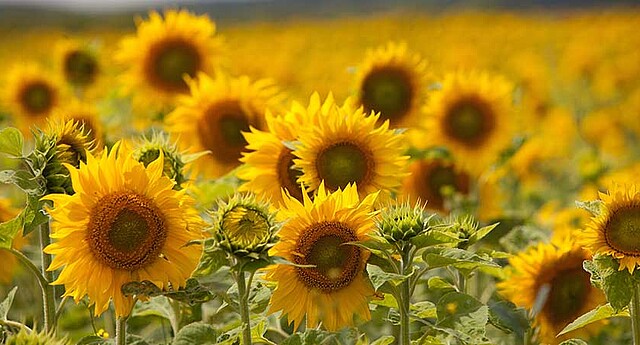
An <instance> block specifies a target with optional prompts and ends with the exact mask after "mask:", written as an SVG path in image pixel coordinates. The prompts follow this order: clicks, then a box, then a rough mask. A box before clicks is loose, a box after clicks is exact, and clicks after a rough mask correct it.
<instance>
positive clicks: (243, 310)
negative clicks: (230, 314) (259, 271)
mask: <svg viewBox="0 0 640 345" xmlns="http://www.w3.org/2000/svg"><path fill="white" fill-rule="evenodd" d="M252 277H253V274H252ZM236 283H237V284H238V297H240V298H239V299H240V318H241V319H242V344H243V345H251V320H250V318H249V291H250V290H251V287H250V286H249V287H247V283H246V281H245V279H244V271H242V270H240V272H238V274H236Z"/></svg>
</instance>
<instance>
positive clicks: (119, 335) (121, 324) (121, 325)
mask: <svg viewBox="0 0 640 345" xmlns="http://www.w3.org/2000/svg"><path fill="white" fill-rule="evenodd" d="M127 319H128V317H122V316H119V317H118V319H117V320H116V345H125V344H126V343H127Z"/></svg>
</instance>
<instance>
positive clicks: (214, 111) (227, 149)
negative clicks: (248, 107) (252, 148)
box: [198, 100, 258, 164]
mask: <svg viewBox="0 0 640 345" xmlns="http://www.w3.org/2000/svg"><path fill="white" fill-rule="evenodd" d="M249 119H250V114H247V113H246V111H245V110H244V109H243V108H242V106H241V105H240V103H239V102H238V101H236V100H229V101H223V102H219V103H217V104H214V105H213V106H211V107H210V108H209V109H208V110H207V112H206V113H205V115H204V116H203V117H201V118H200V121H199V123H198V136H199V139H200V143H201V145H202V146H203V147H204V148H206V149H207V150H210V151H211V152H212V153H213V157H214V158H215V159H216V160H217V161H219V162H222V163H225V164H232V163H235V162H238V159H239V158H240V157H241V156H242V154H241V153H242V150H243V149H244V147H245V146H246V145H247V141H246V140H245V139H244V136H243V135H242V132H248V131H249V126H254V127H258V124H257V123H255V122H251V121H250V120H249Z"/></svg>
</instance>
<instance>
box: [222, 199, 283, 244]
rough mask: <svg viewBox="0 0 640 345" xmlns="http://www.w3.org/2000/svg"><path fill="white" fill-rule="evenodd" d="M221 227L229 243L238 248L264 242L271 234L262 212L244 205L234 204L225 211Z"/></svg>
mask: <svg viewBox="0 0 640 345" xmlns="http://www.w3.org/2000/svg"><path fill="white" fill-rule="evenodd" d="M222 229H223V231H224V233H225V235H226V237H227V239H228V240H229V242H230V244H231V245H232V246H234V247H238V248H249V247H251V246H252V245H255V244H259V243H266V241H267V240H268V239H269V236H270V234H271V227H270V226H269V221H268V219H267V217H266V216H265V215H264V213H262V212H259V211H257V210H253V209H250V208H247V207H245V206H236V207H234V208H232V209H231V210H229V211H228V212H227V213H225V215H224V217H223V220H222Z"/></svg>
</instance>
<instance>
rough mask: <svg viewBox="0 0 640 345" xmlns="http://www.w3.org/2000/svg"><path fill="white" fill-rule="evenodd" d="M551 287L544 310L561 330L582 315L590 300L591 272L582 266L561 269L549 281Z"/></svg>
mask: <svg viewBox="0 0 640 345" xmlns="http://www.w3.org/2000/svg"><path fill="white" fill-rule="evenodd" d="M549 287H550V290H549V295H548V297H547V300H546V302H545V304H544V307H543V312H544V314H545V316H546V317H547V318H548V319H549V321H551V322H552V323H553V325H554V326H556V327H559V329H558V330H560V329H562V328H563V327H564V326H566V325H567V324H569V322H571V321H573V320H574V319H576V318H577V317H578V316H580V315H581V312H582V309H583V308H584V306H585V304H586V303H587V302H588V300H587V299H588V297H589V291H590V289H591V282H590V280H589V273H587V272H586V271H584V270H583V269H582V267H581V266H579V267H576V268H570V269H565V270H563V271H559V272H557V273H556V275H555V277H554V278H553V279H552V280H551V282H549Z"/></svg>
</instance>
